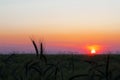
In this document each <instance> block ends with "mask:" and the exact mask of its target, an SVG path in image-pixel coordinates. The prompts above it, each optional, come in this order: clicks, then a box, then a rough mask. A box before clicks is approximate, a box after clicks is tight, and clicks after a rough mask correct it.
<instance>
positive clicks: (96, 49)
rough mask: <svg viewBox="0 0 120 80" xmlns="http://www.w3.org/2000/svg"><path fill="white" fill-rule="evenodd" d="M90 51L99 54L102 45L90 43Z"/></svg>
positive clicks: (88, 47)
mask: <svg viewBox="0 0 120 80" xmlns="http://www.w3.org/2000/svg"><path fill="white" fill-rule="evenodd" d="M87 50H88V53H90V54H98V52H100V46H99V45H90V46H87Z"/></svg>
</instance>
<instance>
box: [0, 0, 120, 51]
mask: <svg viewBox="0 0 120 80" xmlns="http://www.w3.org/2000/svg"><path fill="white" fill-rule="evenodd" d="M119 4H120V0H0V52H2V53H6V52H12V51H18V52H34V48H33V46H32V43H31V41H30V38H33V39H34V40H35V41H36V42H37V43H38V44H39V40H41V41H43V43H44V45H45V48H46V50H48V51H54V52H55V51H78V52H81V53H85V52H86V46H91V45H99V46H100V47H101V52H103V51H119V50H120V49H119V48H120V36H119V35H120V15H119V14H120V5H119Z"/></svg>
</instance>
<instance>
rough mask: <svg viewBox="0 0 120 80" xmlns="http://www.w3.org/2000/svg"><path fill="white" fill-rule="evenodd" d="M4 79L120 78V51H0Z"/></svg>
mask: <svg viewBox="0 0 120 80" xmlns="http://www.w3.org/2000/svg"><path fill="white" fill-rule="evenodd" d="M0 80H120V55H97V56H87V55H46V56H41V57H40V56H36V55H32V54H24V55H23V54H21V55H17V54H12V55H0Z"/></svg>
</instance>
